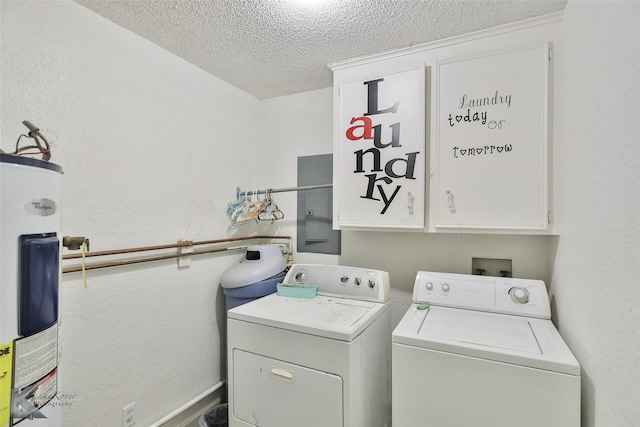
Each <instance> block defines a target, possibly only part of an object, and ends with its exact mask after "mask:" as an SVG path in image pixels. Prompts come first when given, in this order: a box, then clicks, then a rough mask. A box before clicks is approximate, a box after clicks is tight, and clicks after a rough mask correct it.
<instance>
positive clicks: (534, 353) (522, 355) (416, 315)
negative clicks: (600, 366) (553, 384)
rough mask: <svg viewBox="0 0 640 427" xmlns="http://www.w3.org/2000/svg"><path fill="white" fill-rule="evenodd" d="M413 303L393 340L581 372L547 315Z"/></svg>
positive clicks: (431, 348)
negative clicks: (428, 306) (525, 315)
mask: <svg viewBox="0 0 640 427" xmlns="http://www.w3.org/2000/svg"><path fill="white" fill-rule="evenodd" d="M417 307H418V305H417V304H414V305H412V306H411V307H410V308H409V310H408V311H407V313H406V314H405V315H404V317H403V318H402V320H401V321H400V323H399V324H398V326H397V327H396V329H395V330H394V331H393V335H392V340H393V343H394V345H396V344H403V345H408V346H412V347H419V348H424V349H428V350H436V351H442V352H445V353H452V354H457V355H462V356H470V357H477V358H481V359H486V360H493V361H497V362H504V363H509V364H513V365H521V366H527V367H531V368H537V369H544V370H548V371H554V372H560V373H565V374H569V375H580V365H579V364H578V361H577V360H576V359H575V357H574V356H573V354H572V353H571V350H569V347H567V345H566V344H565V342H564V340H563V339H562V337H561V336H560V334H559V333H558V331H557V330H556V328H555V326H554V325H553V323H551V321H550V320H547V319H537V318H531V317H523V316H513V315H507V314H497V313H487V312H481V311H474V310H463V309H455V308H449V307H437V306H435V307H434V306H431V308H429V309H428V310H419V309H418V308H417Z"/></svg>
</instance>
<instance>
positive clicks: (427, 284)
mask: <svg viewBox="0 0 640 427" xmlns="http://www.w3.org/2000/svg"><path fill="white" fill-rule="evenodd" d="M413 301H414V304H412V306H411V307H410V308H409V310H408V311H407V312H406V314H405V315H404V317H403V318H402V320H401V321H400V323H399V324H398V326H397V327H396V329H395V330H394V332H393V335H392V342H393V343H392V355H393V369H392V372H393V374H392V380H393V381H392V382H393V396H392V411H393V412H392V413H393V426H394V427H415V426H425V427H426V426H438V427H446V426H460V427H467V426H474V427H479V426H487V427H501V426H509V427H512V426H518V427H526V426H530V427H541V426H545V427H553V426H562V427H572V426H575V427H577V426H579V425H580V366H579V364H578V362H577V360H576V359H575V357H574V356H573V354H572V353H571V351H570V350H569V348H568V347H567V345H566V344H565V342H564V340H563V339H562V337H561V336H560V334H559V333H558V331H557V329H556V328H555V326H554V325H553V323H552V322H551V320H550V319H551V313H550V306H549V297H548V294H547V289H546V287H545V285H544V283H543V282H542V281H539V280H525V279H513V278H502V277H488V276H471V275H461V274H445V273H433V272H424V271H421V272H418V274H417V277H416V281H415V284H414V289H413Z"/></svg>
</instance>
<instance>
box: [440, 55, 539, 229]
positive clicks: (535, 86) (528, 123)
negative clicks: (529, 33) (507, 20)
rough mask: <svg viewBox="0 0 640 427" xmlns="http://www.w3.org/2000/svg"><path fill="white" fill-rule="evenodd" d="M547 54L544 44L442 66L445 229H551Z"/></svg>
mask: <svg viewBox="0 0 640 427" xmlns="http://www.w3.org/2000/svg"><path fill="white" fill-rule="evenodd" d="M548 52H549V48H548V44H547V43H538V44H535V45H529V46H521V47H516V48H512V49H505V50H502V51H497V52H489V53H483V54H479V55H473V56H467V57H462V58H453V59H449V60H441V61H439V62H438V68H437V88H436V90H437V95H436V102H437V115H436V147H435V160H436V163H435V176H436V179H437V187H438V192H437V194H436V197H437V199H436V202H437V204H438V208H437V211H438V219H437V221H438V224H439V225H441V226H446V225H452V226H463V225H469V224H470V226H471V227H485V226H491V225H492V223H495V222H497V223H500V224H502V225H504V224H506V226H508V227H514V228H517V227H520V226H521V225H522V223H523V218H524V217H528V218H526V219H524V223H527V224H530V223H536V225H535V226H533V227H534V228H542V227H544V226H545V224H546V223H544V224H543V220H542V218H543V217H544V215H545V214H544V213H542V212H541V209H544V207H545V206H546V204H545V203H542V202H541V200H542V199H543V197H545V196H546V189H545V188H546V182H547V181H546V176H547V170H546V168H547V139H548V135H547V134H548V123H547V122H548V120H547V114H548V109H547V104H548V95H547V90H548V83H547V73H548V62H549V56H548V55H549V53H548ZM534 215H535V218H533V216H534ZM523 226H524V225H523Z"/></svg>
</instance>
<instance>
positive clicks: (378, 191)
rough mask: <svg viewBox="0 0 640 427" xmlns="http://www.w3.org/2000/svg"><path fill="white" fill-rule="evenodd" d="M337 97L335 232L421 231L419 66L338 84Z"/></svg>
mask: <svg viewBox="0 0 640 427" xmlns="http://www.w3.org/2000/svg"><path fill="white" fill-rule="evenodd" d="M338 96H339V113H338V115H337V120H338V124H337V129H338V134H337V141H336V143H335V145H334V167H336V168H338V169H337V174H336V176H337V182H334V201H335V202H336V204H337V209H338V223H339V225H340V228H343V227H347V228H348V227H365V228H377V227H383V228H423V227H424V205H425V201H424V194H425V191H424V187H425V178H424V175H425V171H424V169H425V152H424V151H425V144H424V139H425V68H424V66H423V65H421V66H419V67H413V68H411V69H403V70H397V71H391V72H385V73H381V74H378V75H370V76H368V77H363V78H360V79H357V80H351V81H344V82H341V83H340V86H339V95H338Z"/></svg>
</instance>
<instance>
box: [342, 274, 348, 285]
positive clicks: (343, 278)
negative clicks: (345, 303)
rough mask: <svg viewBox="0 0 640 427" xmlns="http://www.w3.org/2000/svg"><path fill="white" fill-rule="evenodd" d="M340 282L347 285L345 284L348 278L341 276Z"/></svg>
mask: <svg viewBox="0 0 640 427" xmlns="http://www.w3.org/2000/svg"><path fill="white" fill-rule="evenodd" d="M340 281H341V282H342V283H347V282H348V281H349V276H347V275H346V274H345V275H344V276H342V277H341V278H340Z"/></svg>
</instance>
